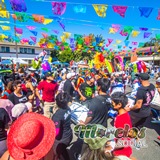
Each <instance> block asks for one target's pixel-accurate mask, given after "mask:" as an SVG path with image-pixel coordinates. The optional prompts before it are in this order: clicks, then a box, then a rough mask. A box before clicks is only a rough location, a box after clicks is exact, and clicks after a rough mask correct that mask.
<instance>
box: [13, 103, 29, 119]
mask: <svg viewBox="0 0 160 160" xmlns="http://www.w3.org/2000/svg"><path fill="white" fill-rule="evenodd" d="M31 108H32V104H31V103H30V102H27V103H19V104H16V105H15V106H14V107H13V108H12V111H11V112H12V117H14V118H18V117H19V116H21V115H22V114H24V113H26V112H27V111H28V110H30V109H31Z"/></svg>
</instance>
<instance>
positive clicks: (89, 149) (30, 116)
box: [0, 67, 160, 160]
mask: <svg viewBox="0 0 160 160" xmlns="http://www.w3.org/2000/svg"><path fill="white" fill-rule="evenodd" d="M14 74H15V73H14ZM131 75H132V70H127V71H125V72H124V71H123V72H116V73H112V74H109V73H107V72H104V71H102V70H96V69H94V68H92V69H71V68H69V67H68V68H62V69H59V68H57V70H56V72H47V73H45V74H44V75H42V74H41V72H38V73H37V72H35V71H29V72H28V71H27V72H26V71H24V69H23V68H20V69H19V70H18V72H17V73H16V74H15V75H14V76H13V75H12V76H2V77H1V83H2V84H3V85H1V87H0V160H69V159H70V156H69V153H68V150H67V147H68V146H69V145H70V144H71V141H72V140H73V128H72V127H71V122H72V119H71V116H72V110H71V109H70V106H71V105H72V103H73V102H75V101H76V102H78V103H80V104H82V105H83V106H86V108H87V109H88V113H87V117H86V118H85V119H83V120H80V121H78V125H82V126H84V125H89V124H91V125H97V126H98V127H99V128H102V129H104V128H107V127H108V120H109V118H112V119H113V121H114V124H113V127H114V128H116V129H119V128H121V129H124V128H125V126H126V125H128V126H129V128H130V132H129V133H128V135H127V137H122V136H121V134H122V133H121V132H120V133H119V138H121V140H128V141H130V140H134V141H138V139H139V138H138V137H137V136H135V134H136V132H138V131H140V129H143V128H144V127H145V122H146V120H147V118H148V117H149V116H150V113H151V106H150V103H151V101H152V99H153V98H154V95H155V90H156V89H157V91H158V93H160V78H159V77H160V74H159V76H158V77H156V86H155V85H153V84H152V83H150V81H149V79H150V76H149V74H148V73H140V74H135V73H134V74H133V75H132V76H131ZM135 84H137V85H135ZM127 85H129V86H132V87H133V88H132V93H131V94H130V95H131V96H132V98H133V104H131V103H130V101H129V96H128V95H126V86H127ZM156 112H157V115H158V116H159V110H158V109H156ZM112 113H114V115H112ZM111 115H112V116H111ZM154 118H157V120H158V118H159V117H154ZM132 127H134V128H136V129H137V130H132V129H131V128H132ZM119 138H117V137H113V138H112V139H109V138H107V137H105V136H103V137H95V138H84V139H83V145H82V147H81V148H80V150H81V153H80V154H75V158H76V159H77V160H78V159H81V160H95V159H97V160H135V159H136V158H134V157H132V147H131V146H121V147H117V145H116V144H118V140H119ZM135 147H136V148H137V149H140V147H141V146H139V145H136V146H135Z"/></svg>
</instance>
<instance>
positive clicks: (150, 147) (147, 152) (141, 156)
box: [68, 80, 160, 160]
mask: <svg viewBox="0 0 160 160" xmlns="http://www.w3.org/2000/svg"><path fill="white" fill-rule="evenodd" d="M152 82H153V80H152ZM127 91H130V88H128V89H127ZM110 122H111V119H110V120H109V125H110ZM73 126H74V125H72V127H73ZM146 127H147V131H146V144H147V148H142V149H140V150H137V149H135V148H133V155H132V156H134V157H136V158H137V160H159V159H160V140H158V139H157V137H158V135H160V124H153V123H151V117H149V118H148V120H147V122H146ZM80 150H81V141H77V137H76V136H75V135H74V138H73V142H72V144H71V145H70V147H69V150H68V151H69V153H70V157H71V160H75V158H74V156H73V155H74V153H75V152H77V153H79V152H80Z"/></svg>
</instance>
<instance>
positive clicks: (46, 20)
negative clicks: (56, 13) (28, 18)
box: [43, 18, 53, 25]
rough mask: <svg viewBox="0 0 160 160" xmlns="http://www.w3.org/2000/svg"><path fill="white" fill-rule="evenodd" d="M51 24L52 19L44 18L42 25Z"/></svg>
mask: <svg viewBox="0 0 160 160" xmlns="http://www.w3.org/2000/svg"><path fill="white" fill-rule="evenodd" d="M52 22H53V19H48V18H45V19H44V22H43V24H44V25H47V24H49V23H52Z"/></svg>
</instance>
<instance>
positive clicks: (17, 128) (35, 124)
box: [7, 113, 56, 160]
mask: <svg viewBox="0 0 160 160" xmlns="http://www.w3.org/2000/svg"><path fill="white" fill-rule="evenodd" d="M55 135H56V130H55V124H54V122H53V121H52V120H50V119H49V118H47V117H44V116H43V115H40V114H38V113H25V114H24V115H22V116H20V117H19V118H18V119H17V120H16V121H15V122H14V123H13V124H12V126H11V128H10V131H9V134H8V139H7V144H8V150H9V154H10V156H11V157H12V158H14V159H15V160H39V159H41V158H43V157H44V156H45V155H47V153H48V152H49V151H50V150H51V148H52V146H53V144H54V140H55Z"/></svg>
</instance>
